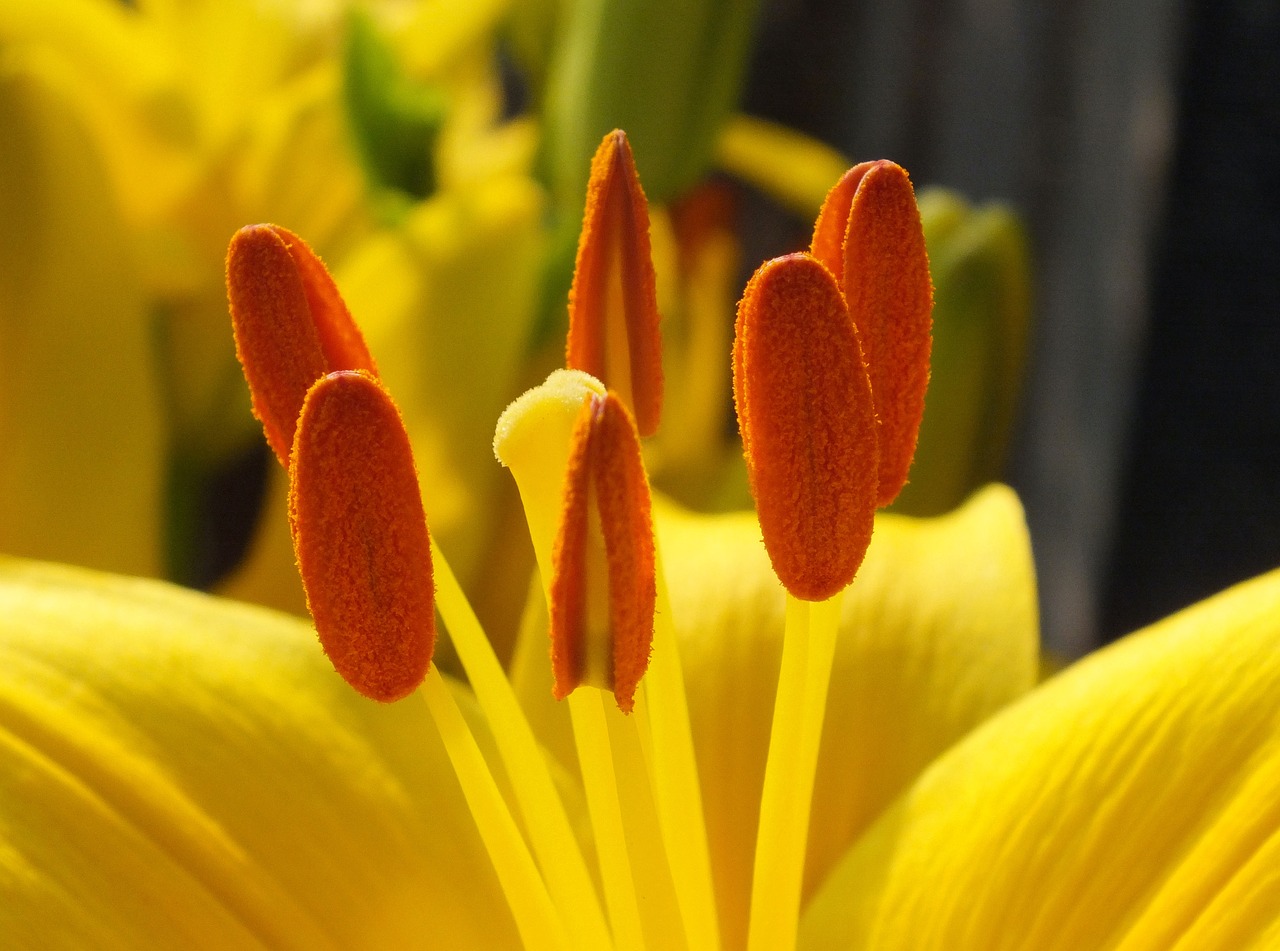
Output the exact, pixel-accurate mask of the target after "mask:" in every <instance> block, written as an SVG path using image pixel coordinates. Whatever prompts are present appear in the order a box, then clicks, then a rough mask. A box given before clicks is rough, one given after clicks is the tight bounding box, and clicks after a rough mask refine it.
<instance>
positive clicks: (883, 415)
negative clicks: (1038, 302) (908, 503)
mask: <svg viewBox="0 0 1280 951" xmlns="http://www.w3.org/2000/svg"><path fill="white" fill-rule="evenodd" d="M811 252H812V254H813V256H814V257H816V258H817V259H818V260H819V261H821V262H822V263H823V264H825V265H826V266H827V268H828V269H829V270H830V271H831V273H832V274H834V275H835V277H836V280H837V281H838V282H839V284H840V289H841V290H842V291H843V292H844V296H845V300H846V301H847V303H848V305H849V314H850V316H851V317H852V318H853V322H854V324H855V325H856V326H857V328H858V335H859V340H860V341H861V342H862V348H863V356H864V357H865V358H866V362H867V368H868V372H869V373H870V376H871V393H872V398H873V399H874V401H875V412H876V417H877V418H878V420H879V445H880V480H879V482H880V485H879V492H878V496H879V498H878V501H879V504H880V505H888V504H889V503H890V502H892V501H893V500H894V499H895V498H897V495H898V493H899V492H900V491H901V490H902V487H903V485H905V484H906V481H907V473H908V471H909V470H910V468H911V459H912V457H913V456H914V455H915V450H916V438H917V435H918V434H919V431H920V419H921V417H922V416H923V415H924V392H925V388H926V387H927V386H928V383H929V350H930V345H931V339H930V335H929V331H930V327H931V320H930V315H931V313H932V311H933V285H932V283H931V282H930V280H929V259H928V256H927V255H926V253H925V246H924V230H923V228H922V227H921V224H920V211H919V209H918V208H917V207H916V199H915V192H914V191H912V188H911V180H910V178H908V177H907V173H906V171H905V170H903V169H902V168H901V167H900V166H898V165H895V164H894V163H893V162H888V161H879V162H864V163H862V164H861V165H856V166H854V167H853V168H851V169H849V171H848V172H846V173H845V175H844V177H843V178H841V179H840V181H839V182H838V183H837V184H836V186H835V187H834V188H832V189H831V191H830V193H829V194H828V195H827V200H826V202H824V204H823V206H822V211H821V212H820V213H819V214H818V220H817V222H816V224H815V225H814V231H813V243H812V245H811Z"/></svg>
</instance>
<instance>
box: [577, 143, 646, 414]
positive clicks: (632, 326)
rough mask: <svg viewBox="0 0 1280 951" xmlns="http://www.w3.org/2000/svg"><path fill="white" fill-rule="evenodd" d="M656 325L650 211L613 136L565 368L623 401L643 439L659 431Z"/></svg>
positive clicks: (590, 225)
mask: <svg viewBox="0 0 1280 951" xmlns="http://www.w3.org/2000/svg"><path fill="white" fill-rule="evenodd" d="M658 321H659V316H658V298H657V291H656V289H655V283H654V274H653V259H652V255H651V253H650V247H649V205H648V202H646V201H645V197H644V190H643V189H642V188H641V187H640V177H639V176H638V175H637V174H636V163H635V159H634V158H633V157H632V155H631V146H630V145H629V144H628V143H627V137H626V134H625V133H623V132H622V131H621V130H617V129H615V130H614V131H613V132H610V133H609V134H608V135H606V136H605V137H604V140H603V141H602V142H601V143H600V147H599V148H598V149H596V154H595V157H594V158H593V159H592V160H591V179H590V181H589V183H588V185H587V209H586V213H585V215H584V216H583V219H582V235H581V237H580V238H579V240H578V259H577V263H576V265H575V266H574V272H573V289H572V290H571V291H570V292H569V340H568V345H567V347H566V352H565V365H566V366H568V367H569V369H571V370H585V371H586V372H587V373H590V374H591V375H592V376H594V377H597V378H598V379H600V380H602V381H604V384H605V385H606V386H608V387H609V388H610V389H611V390H616V391H617V392H618V393H620V394H622V398H623V400H624V401H625V402H626V403H627V404H628V405H629V406H630V407H631V409H632V410H633V412H634V413H635V418H636V425H637V426H638V427H639V430H640V434H641V435H642V436H651V435H653V433H654V432H656V431H657V429H658V420H659V418H660V417H661V415H662V339H661V333H660V331H659V328H658Z"/></svg>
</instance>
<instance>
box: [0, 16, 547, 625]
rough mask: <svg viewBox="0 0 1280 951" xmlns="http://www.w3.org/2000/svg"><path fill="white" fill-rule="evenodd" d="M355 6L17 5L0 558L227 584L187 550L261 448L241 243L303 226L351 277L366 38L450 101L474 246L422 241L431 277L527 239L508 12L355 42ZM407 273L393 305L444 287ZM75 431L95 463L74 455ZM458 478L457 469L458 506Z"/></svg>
mask: <svg viewBox="0 0 1280 951" xmlns="http://www.w3.org/2000/svg"><path fill="white" fill-rule="evenodd" d="M351 6H352V5H351V4H349V3H347V2H333V3H322V4H308V3H282V4H262V3H259V2H256V0H230V2H226V3H222V2H219V3H172V2H167V0H151V2H144V3H139V4H120V3H117V2H115V0H50V2H48V3H38V4H31V3H25V2H21V0H4V2H0V49H2V50H3V54H4V56H3V63H4V65H3V68H4V82H5V89H4V98H5V102H4V108H5V116H6V129H9V130H10V132H11V133H12V134H10V135H7V136H6V137H5V141H4V143H3V144H2V145H0V163H2V167H3V170H4V173H5V174H4V175H3V176H2V177H3V180H4V185H3V186H2V187H3V188H4V194H3V201H4V206H3V207H4V211H5V214H4V216H3V222H4V224H3V226H2V227H0V232H3V235H2V237H0V241H3V250H4V260H5V262H6V273H7V274H12V275H13V279H12V280H7V281H6V282H5V283H4V284H3V285H0V343H3V347H0V350H3V354H4V356H3V358H2V359H4V361H5V366H6V367H10V365H11V364H12V368H11V369H12V371H13V372H11V373H9V374H8V375H7V377H6V379H7V383H6V384H5V393H6V398H5V400H4V401H3V403H0V406H2V407H3V409H2V410H0V417H2V418H0V427H2V428H3V431H4V432H5V434H6V436H7V437H10V441H9V443H8V444H9V445H10V446H13V447H16V451H14V452H12V453H9V454H6V457H5V459H4V460H3V461H0V485H2V486H3V487H4V489H5V490H6V491H5V492H4V493H3V496H4V502H3V505H4V512H3V517H2V518H0V545H3V547H4V548H5V550H7V551H10V552H12V553H21V554H27V555H31V556H35V557H48V558H57V559H59V560H66V561H72V562H76V563H81V564H87V565H92V566H96V567H102V568H109V569H114V570H120V571H127V572H131V573H138V574H167V575H168V576H170V577H175V578H178V579H180V580H183V581H185V582H187V583H200V584H208V583H210V582H212V581H213V580H214V579H215V578H216V576H217V567H218V566H211V565H207V564H202V563H201V562H199V561H197V560H194V559H195V558H197V557H198V556H199V555H201V554H205V555H206V556H207V553H205V552H201V551H200V550H198V548H197V546H195V545H193V544H192V543H191V537H192V536H193V535H194V534H196V533H198V532H199V531H200V530H201V529H202V528H204V527H205V526H203V525H201V524H200V523H199V521H198V520H199V519H201V518H203V519H205V521H207V520H208V516H207V514H204V513H202V512H201V510H200V508H199V506H200V505H201V504H202V503H203V502H204V501H205V499H206V497H207V496H208V495H209V494H210V492H211V491H212V490H211V489H210V488H209V481H210V479H211V478H212V477H213V474H214V473H217V472H223V471H225V470H226V469H227V467H229V466H231V465H233V464H234V463H235V462H236V461H237V460H243V458H244V457H245V456H246V454H247V451H248V449H249V448H250V447H252V444H253V434H254V428H253V422H252V418H251V415H250V413H249V412H248V403H247V400H246V398H245V394H244V391H243V386H242V385H241V382H240V373H239V368H238V366H237V364H236V362H235V359H234V352H233V350H232V347H231V343H230V340H229V338H228V335H227V334H226V326H225V323H226V321H225V318H226V298H225V292H224V289H223V266H224V258H225V250H226V237H227V235H228V234H229V233H231V232H232V231H233V230H234V229H235V228H236V227H238V226H239V225H240V224H242V223H243V222H244V221H246V220H262V219H272V220H280V221H286V222H289V223H290V224H291V225H292V226H294V227H297V228H298V229H300V230H302V231H304V232H305V233H306V234H308V235H309V236H310V237H311V238H312V240H314V241H316V242H317V244H318V246H319V247H321V248H322V249H323V250H324V251H325V252H326V254H329V255H330V256H331V257H332V259H334V260H341V259H344V258H346V257H347V256H348V255H349V253H350V254H352V255H354V252H355V251H356V250H357V249H360V248H361V247H362V244H363V242H364V241H365V240H366V239H368V238H370V236H371V235H372V234H373V232H374V231H375V227H376V225H377V224H378V223H379V215H380V214H381V213H382V211H383V197H384V196H383V195H382V193H381V192H379V191H378V189H377V188H375V187H373V186H374V185H375V184H380V183H378V182H376V181H375V182H373V183H372V184H371V182H370V179H369V176H367V175H366V173H365V172H364V171H363V170H362V163H361V161H360V158H359V157H358V154H357V151H358V150H357V149H356V148H355V147H353V143H352V138H353V136H352V135H351V132H350V129H349V128H348V126H349V124H350V123H349V121H348V114H349V113H350V112H352V111H353V110H354V108H355V106H350V107H349V106H348V105H347V104H346V103H344V95H348V96H349V95H350V93H349V90H346V89H344V78H345V79H346V80H347V85H351V77H350V75H346V76H345V77H344V69H345V72H346V73H347V74H351V73H354V72H355V71H356V69H357V67H356V66H355V65H352V63H351V62H349V61H350V60H352V59H354V58H355V54H354V53H351V52H350V51H347V52H348V56H347V58H346V60H344V56H343V54H344V47H343V41H344V38H346V37H348V35H349V34H356V33H360V31H359V30H357V29H356V28H355V27H356V25H360V24H365V23H366V20H367V24H368V25H369V30H368V31H366V33H368V34H371V33H376V34H377V36H378V37H379V39H378V40H375V41H371V42H374V43H375V45H376V43H384V44H385V45H386V46H387V47H388V48H395V49H396V50H398V51H399V52H401V53H403V54H405V55H403V56H402V60H403V61H404V63H405V64H406V67H407V69H408V71H409V73H410V75H411V77H412V79H413V80H414V81H415V82H424V83H434V84H438V85H439V87H440V88H441V89H442V90H443V92H444V94H445V95H447V97H448V100H449V111H448V114H447V116H446V117H445V119H444V122H443V126H442V127H441V128H440V130H439V143H438V144H439V148H438V149H434V150H433V152H435V153H437V154H436V156H435V157H436V162H437V165H438V168H437V169H436V172H437V178H438V182H437V184H438V185H439V187H440V189H441V190H442V192H444V193H447V194H448V195H449V196H450V199H451V201H452V204H453V207H454V212H455V219H454V220H455V223H456V221H457V220H458V219H463V220H465V221H466V222H467V225H469V224H470V219H467V212H468V211H469V210H470V209H471V208H473V207H476V206H480V207H481V209H482V210H481V212H480V213H479V214H478V215H477V218H478V219H479V220H481V222H482V223H481V224H480V225H479V226H477V229H476V230H477V232H478V233H477V234H476V235H475V236H474V239H473V240H471V241H470V242H469V244H468V242H467V241H466V240H463V241H462V244H463V245H464V247H462V248H459V247H457V246H456V244H457V239H458V238H459V236H463V237H465V227H464V229H463V230H462V231H455V232H454V233H453V234H452V235H451V237H452V238H453V240H454V243H455V246H452V247H449V248H447V249H446V251H445V252H444V253H439V249H438V248H437V247H436V246H437V245H439V243H440V242H439V241H436V242H435V244H434V245H431V244H429V243H428V242H424V241H422V240H420V239H419V240H418V241H417V243H419V244H422V243H428V245H429V246H428V249H427V257H428V259H429V260H432V259H434V258H437V257H445V258H446V259H448V260H450V261H451V262H456V261H457V260H458V258H459V256H460V255H464V254H468V253H474V254H486V255H490V256H491V257H490V258H488V259H486V260H492V261H501V260H503V258H504V256H505V254H506V253H507V251H508V250H509V249H508V247H506V246H505V245H504V244H503V242H502V241H501V240H500V239H499V238H498V237H496V236H495V232H498V231H501V229H503V228H506V229H508V231H510V232H513V233H514V232H517V231H522V230H523V231H524V232H527V231H528V228H527V222H528V220H529V218H530V216H531V215H532V214H533V213H534V212H533V211H531V208H536V205H537V201H538V199H537V198H536V197H534V198H530V197H529V195H528V194H527V193H528V192H529V191H530V190H532V189H533V188H534V186H533V185H532V183H531V180H530V178H529V172H528V168H529V166H530V165H531V162H532V150H533V142H532V129H531V128H530V127H529V125H528V123H527V122H525V123H520V122H516V123H507V124H504V125H501V126H499V125H498V123H497V116H498V113H499V110H500V108H501V103H500V98H499V93H498V82H497V78H496V67H495V66H494V64H493V58H492V46H493V43H494V42H495V40H494V32H495V30H496V23H497V21H498V19H499V17H500V16H501V14H502V12H503V9H504V4H502V3H484V4H480V3H477V4H470V5H466V7H465V9H464V8H462V7H456V5H444V4H439V3H421V4H414V5H405V4H400V3H394V2H390V3H387V2H383V3H374V4H364V5H361V9H362V10H365V11H366V18H365V20H360V21H359V22H358V23H357V24H355V25H352V24H349V23H348V14H349V12H350V9H349V8H350V7H351ZM353 23H354V21H353ZM360 35H362V36H364V35H366V34H360ZM366 38H367V37H366ZM353 45H355V44H354V41H352V42H349V43H348V46H353ZM366 45H367V44H366ZM379 50H380V48H379ZM410 52H411V53H412V55H409V53H410ZM416 144H422V143H417V142H414V143H410V145H416ZM427 144H430V143H427ZM423 151H424V152H425V151H426V148H425V146H424V149H423ZM300 155H304V156H306V157H307V158H306V161H299V160H298V156H300ZM513 180H515V184H513ZM495 182H496V183H497V184H495ZM504 188H505V189H506V191H507V193H510V192H512V191H517V192H521V189H523V191H522V192H521V194H520V195H519V198H520V201H519V203H518V206H517V207H516V208H514V209H513V210H512V213H511V216H510V220H509V221H508V222H496V221H495V220H494V219H495V218H496V216H495V215H494V214H493V206H494V204H495V203H496V202H497V201H499V200H500V199H499V198H498V194H499V192H501V191H502V189H504ZM476 192H480V195H479V197H477V196H476V194H475V193H476ZM317 196H323V198H322V200H317ZM73 212H74V215H75V217H74V219H73V221H68V220H67V216H68V215H69V214H72V213H73ZM73 222H74V223H73ZM486 229H487V230H486ZM410 230H412V229H410ZM419 230H421V229H419ZM435 230H436V231H439V226H438V224H437V225H436V226H435ZM383 238H384V235H381V234H379V235H377V236H376V237H375V238H374V239H373V240H383ZM529 240H530V239H529V236H528V235H527V234H524V233H521V234H518V235H515V234H513V236H512V237H511V239H510V242H509V243H510V244H512V245H515V246H516V248H517V249H520V248H521V247H522V245H523V244H527V243H528V241H529ZM414 242H415V239H414V238H413V237H412V236H409V237H408V238H406V240H405V243H407V244H409V245H412V244H414ZM383 243H384V244H385V241H384V242H383ZM409 251H410V254H411V253H412V252H413V248H412V247H410V249H409ZM372 253H374V252H367V253H366V257H367V256H368V255H369V254H372ZM524 255H525V257H528V252H527V251H525V252H524ZM405 263H408V264H412V263H413V262H412V261H411V260H410V261H407V262H402V267H401V268H400V269H397V271H396V272H395V273H392V271H391V269H387V270H385V271H384V272H383V279H384V285H383V286H384V287H385V286H386V282H388V281H396V280H399V281H400V282H401V284H400V286H402V287H405V288H406V294H411V293H412V289H413V288H414V286H415V285H416V284H420V283H422V282H424V281H427V282H430V281H433V280H434V279H435V278H436V277H437V273H436V272H435V271H433V270H432V268H431V267H425V268H423V267H415V268H412V269H410V270H408V271H407V273H403V274H401V273H399V271H400V270H403V269H404V264H405ZM467 263H468V264H470V263H474V262H467ZM356 266H359V265H358V264H357V265H356ZM55 274H56V275H57V276H56V277H55V276H54V275H55ZM511 290H512V293H524V294H526V295H527V296H526V297H525V298H524V299H522V300H520V301H518V302H516V303H515V304H510V303H509V302H508V301H505V300H504V301H503V304H504V307H503V309H501V310H499V311H495V312H494V321H495V324H496V323H499V322H500V321H501V320H502V319H503V318H504V317H507V316H511V317H512V321H511V326H512V331H511V332H512V333H517V332H521V331H523V329H524V327H525V323H527V321H524V320H522V319H521V318H520V312H523V311H525V310H528V309H529V308H530V307H532V306H533V304H532V302H533V301H535V300H536V295H535V294H534V293H532V292H531V291H530V290H529V289H528V287H527V282H526V284H521V283H520V282H514V283H513V284H512V285H511ZM439 296H440V294H439V293H438V292H432V293H428V294H426V295H425V297H426V298H427V300H426V303H427V304H429V305H434V304H435V302H436V301H435V299H436V298H438V297H439ZM415 303H417V302H415ZM455 303H456V305H457V306H461V305H462V304H463V303H464V300H462V299H460V300H458V301H457V302H455ZM513 310H514V311H516V313H512V311H513ZM72 315H75V316H74V320H75V324H74V327H75V332H74V333H68V332H67V330H68V326H69V325H68V321H70V320H72V319H73V317H72ZM401 336H403V333H401ZM397 343H402V341H397ZM56 367H60V368H61V372H60V373H59V374H58V375H57V376H51V375H50V371H51V370H52V369H54V368H56ZM64 377H65V379H64ZM495 379H496V380H502V382H504V383H505V382H506V381H505V379H504V378H502V377H500V376H499V377H495ZM517 388H518V387H517ZM487 407H488V404H486V408H487ZM440 418H443V419H444V423H443V425H444V426H445V427H446V428H448V427H449V426H450V425H451V419H452V417H451V416H450V414H449V413H444V412H441V411H438V410H437V411H436V412H434V413H433V414H431V415H430V416H428V417H426V419H427V420H429V421H430V422H432V423H435V422H437V421H438V420H439V419H440ZM486 425H487V424H486ZM69 428H74V431H75V432H76V434H77V436H78V438H71V436H70V435H67V436H66V437H64V436H62V435H60V434H62V433H65V432H66V431H67V430H68V429H69ZM481 428H483V427H481ZM480 443H481V444H482V443H483V440H480ZM104 446H107V447H111V448H110V450H109V451H108V450H104V449H103V448H102V447H104ZM465 458H466V459H468V460H470V459H471V458H473V456H466V457H465ZM241 464H242V466H244V467H245V468H248V465H247V463H246V462H242V463H241ZM463 472H464V474H462V475H459V474H458V470H457V469H456V468H453V467H450V468H449V469H447V470H446V474H447V476H448V477H449V478H452V479H453V480H454V481H455V482H456V483H465V482H466V481H467V476H466V474H465V472H466V470H465V466H464V469H463ZM91 474H92V475H91ZM248 481H249V482H250V483H251V484H252V483H253V482H254V480H248ZM70 498H74V499H76V500H77V504H75V505H71V504H68V502H67V500H68V499H70ZM81 502H82V503H83V504H80V503H81ZM460 504H461V503H460ZM248 505H249V507H250V508H252V505H253V502H252V500H250V501H249V503H248ZM125 527H128V529H129V530H127V531H126V530H124V528H125ZM108 539H114V540H113V541H108ZM206 547H207V546H206ZM286 567H287V565H286ZM223 570H225V568H224V569H223ZM248 587H252V586H248ZM258 587H259V589H261V590H268V589H269V588H270V585H268V584H266V583H265V582H264V583H262V584H259V586H258ZM246 589H247V588H246ZM274 600H275V603H279V604H288V603H290V602H289V601H288V599H287V598H276V599H274Z"/></svg>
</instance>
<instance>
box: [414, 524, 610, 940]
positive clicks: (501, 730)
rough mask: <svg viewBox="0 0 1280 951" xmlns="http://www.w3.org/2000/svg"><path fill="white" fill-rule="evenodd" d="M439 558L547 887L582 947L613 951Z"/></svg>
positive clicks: (532, 745) (539, 765)
mask: <svg viewBox="0 0 1280 951" xmlns="http://www.w3.org/2000/svg"><path fill="white" fill-rule="evenodd" d="M432 560H433V562H434V565H435V580H436V607H438V608H439V609H440V615H441V617H442V618H444V623H445V627H446V628H447V629H448V631H449V636H450V638H451V640H452V642H453V646H454V649H455V650H456V651H457V653H458V659H459V660H460V661H461V662H462V666H463V668H464V669H465V670H466V672H467V679H468V680H470V681H471V689H472V690H473V691H474V692H475V695H476V700H477V701H478V702H479V704H480V709H481V710H482V711H483V712H484V715H485V718H486V719H487V720H488V722H489V728H490V729H491V730H492V731H493V738H494V742H495V743H496V745H497V747H498V755H499V756H500V757H501V758H502V764H503V767H504V768H505V769H506V771H507V775H508V776H510V777H512V779H513V782H512V788H513V792H514V795H515V799H516V806H517V807H518V808H519V810H520V815H521V816H522V817H523V819H524V827H525V829H526V830H527V831H528V835H529V839H530V841H531V844H532V846H533V852H534V855H536V856H537V859H538V864H539V866H540V867H541V868H542V871H543V874H544V875H545V876H546V881H547V889H548V890H549V892H550V894H551V897H552V898H553V899H554V901H555V903H556V907H558V908H559V909H560V910H561V913H562V918H563V919H564V923H565V927H566V928H567V929H568V931H569V934H570V936H571V937H572V938H573V944H574V946H575V947H581V948H600V949H603V951H608V949H611V948H612V947H613V942H612V941H611V940H610V938H609V930H608V926H607V925H606V923H605V919H604V911H603V909H602V908H601V907H600V900H599V898H598V896H597V895H596V890H595V886H594V885H593V884H592V882H591V876H590V873H589V872H588V871H587V865H586V862H585V861H584V859H583V857H582V851H581V850H580V849H579V847H578V840H577V837H576V836H575V835H574V833H573V829H572V827H571V826H570V824H569V818H568V815H567V814H566V812H565V809H564V803H563V802H562V801H561V799H560V796H559V794H558V793H557V792H556V789H555V784H554V781H553V780H552V778H551V773H550V772H549V771H548V769H547V762H546V759H545V758H544V756H543V754H542V751H541V749H540V748H539V747H538V743H537V740H536V739H534V735H533V730H532V728H531V727H530V726H529V721H528V719H526V717H525V715H524V711H523V710H522V709H521V708H520V704H519V702H518V701H517V700H516V696H515V693H514V692H513V691H512V689H511V682H510V681H509V680H507V676H506V674H505V673H504V672H503V670H502V666H501V665H500V664H499V663H498V658H497V656H496V655H495V654H494V653H493V647H492V645H491V644H490V643H489V639H488V638H487V637H485V633H484V630H483V628H481V626H480V622H479V621H478V620H477V619H476V616H475V613H474V612H473V611H472V610H471V605H470V604H469V603H468V602H467V599H466V595H464V594H463V593H462V588H461V587H460V586H459V584H458V580H457V578H456V577H454V574H453V571H452V570H451V569H450V567H449V563H448V562H447V561H446V560H445V558H444V556H443V555H442V554H441V553H440V550H439V549H438V548H436V547H435V546H434V544H433V546H432Z"/></svg>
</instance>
